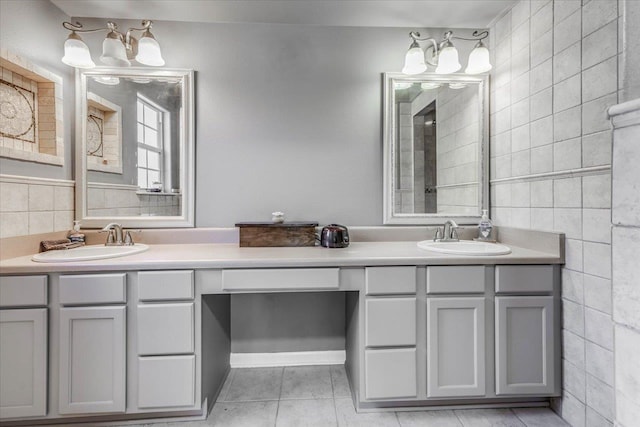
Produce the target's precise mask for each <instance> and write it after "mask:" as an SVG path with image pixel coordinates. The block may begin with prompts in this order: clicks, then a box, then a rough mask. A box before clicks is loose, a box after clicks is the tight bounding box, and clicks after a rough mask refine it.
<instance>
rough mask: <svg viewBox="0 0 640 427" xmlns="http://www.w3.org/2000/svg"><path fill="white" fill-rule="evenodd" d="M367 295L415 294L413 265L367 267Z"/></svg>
mask: <svg viewBox="0 0 640 427" xmlns="http://www.w3.org/2000/svg"><path fill="white" fill-rule="evenodd" d="M365 283H366V292H367V295H389V294H415V293H416V268H415V267H367V268H366V269H365Z"/></svg>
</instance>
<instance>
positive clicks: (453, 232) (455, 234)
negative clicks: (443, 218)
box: [451, 227, 460, 240]
mask: <svg viewBox="0 0 640 427" xmlns="http://www.w3.org/2000/svg"><path fill="white" fill-rule="evenodd" d="M451 239H453V240H460V239H459V238H458V227H451Z"/></svg>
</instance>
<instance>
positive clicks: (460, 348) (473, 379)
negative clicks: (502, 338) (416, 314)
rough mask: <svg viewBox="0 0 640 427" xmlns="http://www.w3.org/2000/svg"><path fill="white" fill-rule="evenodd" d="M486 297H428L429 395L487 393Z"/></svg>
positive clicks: (478, 394) (453, 395)
mask: <svg viewBox="0 0 640 427" xmlns="http://www.w3.org/2000/svg"><path fill="white" fill-rule="evenodd" d="M484 304H485V299H484V298H483V297H458V298H429V299H428V300H427V397H450V396H451V397H458V396H484V394H485V333H484V331H485V315H484Z"/></svg>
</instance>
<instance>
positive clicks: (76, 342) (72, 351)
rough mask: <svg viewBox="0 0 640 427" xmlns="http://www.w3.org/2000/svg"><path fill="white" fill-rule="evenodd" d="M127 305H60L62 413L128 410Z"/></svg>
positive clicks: (60, 392)
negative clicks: (126, 391)
mask: <svg viewBox="0 0 640 427" xmlns="http://www.w3.org/2000/svg"><path fill="white" fill-rule="evenodd" d="M125 338H126V330H125V307H124V306H117V307H113V306H112V307H83V308H62V309H60V371H59V375H60V390H59V412H60V413H61V414H88V413H97V412H124V410H125V384H126V383H125V367H126V364H125V361H126V358H125V357H126V355H125V349H126V345H125Z"/></svg>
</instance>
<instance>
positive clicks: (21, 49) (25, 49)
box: [0, 0, 75, 179]
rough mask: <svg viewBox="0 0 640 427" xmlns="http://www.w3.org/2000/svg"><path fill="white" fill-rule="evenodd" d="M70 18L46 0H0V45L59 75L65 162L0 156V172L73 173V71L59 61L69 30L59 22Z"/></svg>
mask: <svg viewBox="0 0 640 427" xmlns="http://www.w3.org/2000/svg"><path fill="white" fill-rule="evenodd" d="M69 20H70V18H69V17H68V16H67V15H65V14H64V13H62V11H61V10H60V9H58V8H57V7H56V6H54V5H53V4H52V3H50V2H48V1H45V0H2V1H0V46H2V48H3V49H9V50H12V51H14V52H16V53H18V54H20V55H21V56H24V57H26V58H28V59H29V60H30V61H31V62H32V63H34V64H37V65H40V66H42V67H44V68H46V69H48V70H49V71H51V72H53V73H56V74H58V75H59V76H60V77H62V79H63V90H64V105H63V108H64V123H65V129H64V151H65V155H64V166H62V167H60V166H53V165H45V164H41V163H32V162H23V161H20V160H12V159H6V158H0V173H3V174H10V175H25V176H36V177H40V178H57V179H72V177H73V154H72V153H73V146H74V143H73V141H74V135H75V132H74V126H75V121H74V117H75V101H74V93H75V87H74V86H75V80H74V71H73V68H71V67H68V66H66V65H64V64H63V63H62V62H61V61H60V58H62V55H63V54H64V49H63V44H64V41H65V40H66V38H67V35H68V34H69V32H68V31H66V30H65V29H64V28H62V22H63V21H69Z"/></svg>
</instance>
